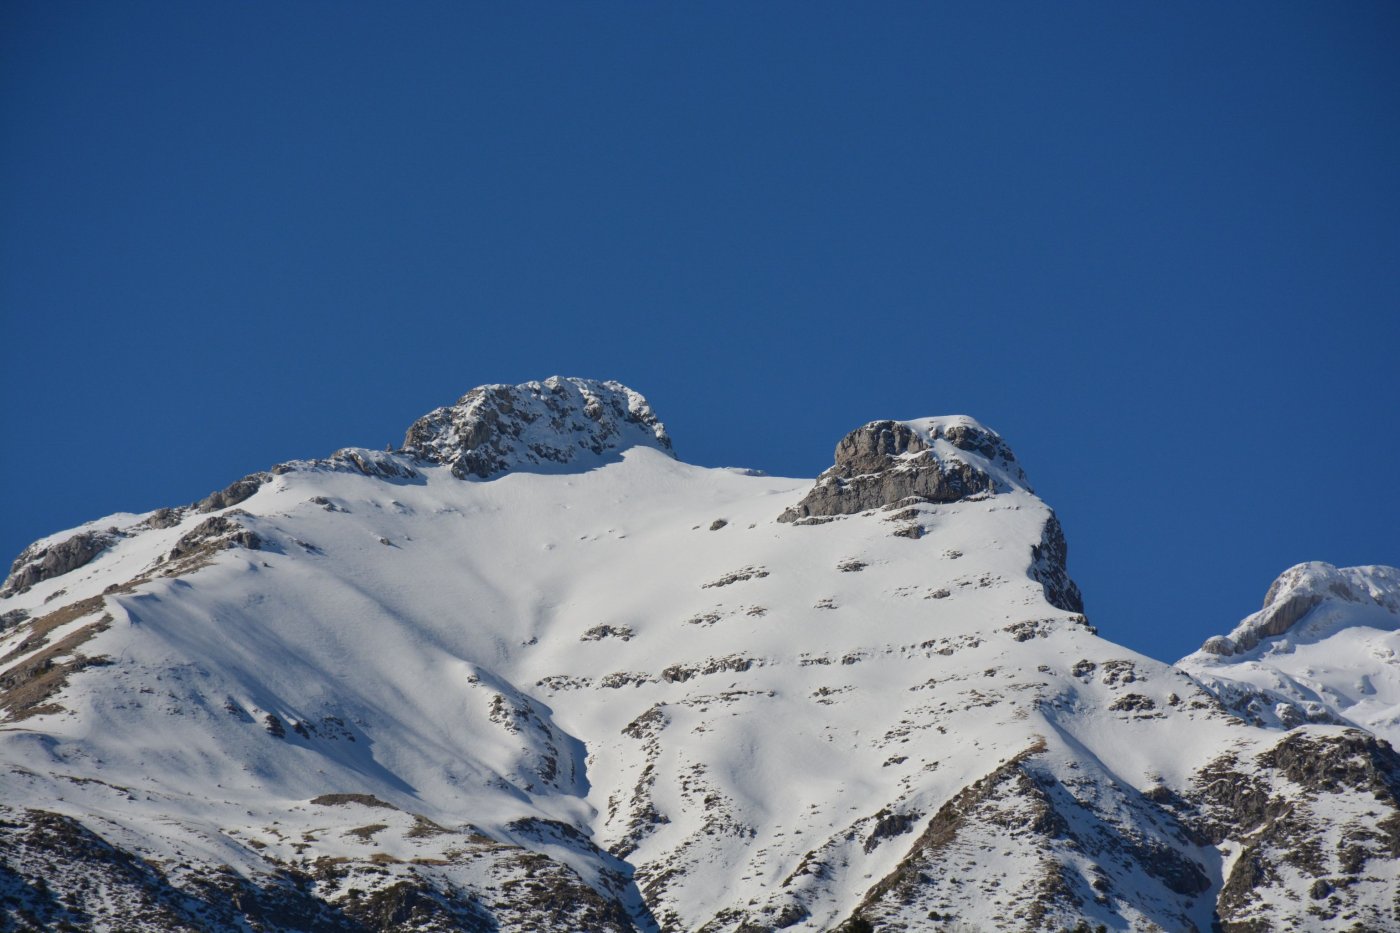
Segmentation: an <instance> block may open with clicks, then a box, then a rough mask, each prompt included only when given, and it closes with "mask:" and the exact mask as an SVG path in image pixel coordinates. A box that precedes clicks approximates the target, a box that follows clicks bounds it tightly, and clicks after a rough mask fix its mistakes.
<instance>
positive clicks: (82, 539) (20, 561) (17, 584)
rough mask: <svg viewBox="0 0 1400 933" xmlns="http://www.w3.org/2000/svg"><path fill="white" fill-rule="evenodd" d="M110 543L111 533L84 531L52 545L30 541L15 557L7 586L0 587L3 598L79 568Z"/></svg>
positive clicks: (0, 594) (0, 595) (6, 581)
mask: <svg viewBox="0 0 1400 933" xmlns="http://www.w3.org/2000/svg"><path fill="white" fill-rule="evenodd" d="M111 543H112V535H111V534H104V533H101V532H96V531H82V532H79V533H78V534H75V535H73V536H72V537H71V538H64V539H63V540H61V541H57V542H54V543H51V544H49V543H39V542H36V543H35V544H31V545H30V546H29V547H27V548H25V549H24V550H23V551H22V552H21V553H20V555H19V556H18V557H16V558H15V561H14V563H13V564H12V565H11V567H10V575H9V576H8V577H6V579H5V584H4V586H0V597H4V596H14V595H15V594H17V593H25V592H28V590H29V588H30V587H32V586H33V585H34V584H36V583H38V582H40V581H41V580H51V579H53V578H54V577H61V576H63V575H64V574H65V573H70V572H72V571H74V570H77V569H78V568H79V567H82V566H84V565H85V564H87V563H88V561H90V560H92V559H93V558H94V557H96V556H97V555H98V554H101V553H102V552H103V551H105V550H106V549H107V547H108V546H109V545H110V544H111Z"/></svg>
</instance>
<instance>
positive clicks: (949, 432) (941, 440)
mask: <svg viewBox="0 0 1400 933" xmlns="http://www.w3.org/2000/svg"><path fill="white" fill-rule="evenodd" d="M1015 460H1016V457H1015V455H1014V454H1013V453H1012V452H1011V449H1010V448H1009V447H1007V446H1006V444H1005V442H1004V441H1002V439H1001V437H1000V435H998V434H997V433H996V432H995V431H992V430H990V429H989V428H985V427H983V426H982V425H980V424H978V423H977V422H976V421H973V420H972V419H971V418H964V417H955V418H945V419H938V418H926V419H922V420H919V421H872V422H870V423H869V424H867V425H864V426H863V427H859V428H857V429H856V430H854V431H852V432H851V433H850V434H847V435H846V436H845V437H843V438H842V439H841V442H840V443H839V444H837V445H836V456H835V463H834V464H833V465H832V466H831V468H830V469H828V470H826V471H825V472H824V473H822V474H821V476H819V477H817V483H816V485H815V486H813V487H812V489H811V491H810V492H808V493H807V495H806V496H805V497H804V498H803V499H802V501H801V502H799V503H797V505H794V506H792V507H791V508H789V509H788V510H787V511H785V512H783V514H782V515H781V516H779V518H778V520H779V521H782V522H791V521H797V520H798V519H803V518H810V517H819V516H832V515H852V514H855V513H857V512H864V511H866V510H868V509H877V508H880V507H882V506H886V505H893V504H895V503H900V502H904V501H905V500H910V501H917V502H932V503H940V502H956V501H958V500H961V499H968V498H971V497H973V496H977V495H981V494H984V493H990V492H995V491H996V490H997V488H998V487H999V485H1009V484H1016V485H1021V486H1024V485H1025V475H1024V474H1023V473H1022V472H1021V469H1020V467H1018V466H1016V463H1015Z"/></svg>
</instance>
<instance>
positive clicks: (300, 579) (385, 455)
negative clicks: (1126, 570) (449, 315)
mask: <svg viewBox="0 0 1400 933" xmlns="http://www.w3.org/2000/svg"><path fill="white" fill-rule="evenodd" d="M595 386H597V387H602V388H601V389H598V388H594V387H595ZM486 388H487V389H490V390H491V391H481V392H479V393H478V394H477V395H476V396H473V394H472V393H467V395H466V396H464V397H463V399H462V400H461V401H459V403H458V404H457V405H456V406H448V407H446V408H444V409H438V410H437V412H435V413H430V416H428V421H427V423H426V426H425V427H424V428H423V429H422V430H420V431H418V432H415V431H414V430H413V429H410V432H409V437H408V438H406V441H405V445H404V447H403V448H401V449H400V451H399V452H375V451H367V450H363V449H355V448H347V449H344V450H341V451H337V452H336V453H335V454H333V455H331V456H330V457H328V458H323V459H320V460H306V461H289V462H288V463H285V464H279V465H277V466H275V467H273V468H272V469H270V470H268V471H266V472H265V473H258V474H252V475H251V476H249V477H245V478H243V479H242V480H239V481H237V482H235V483H234V484H231V485H230V486H229V487H227V488H226V489H224V490H221V491H219V492H217V493H214V494H212V495H211V496H209V497H206V498H205V499H204V500H200V501H199V502H197V503H193V504H191V505H188V506H183V507H180V508H174V509H164V510H157V511H155V512H151V513H146V514H144V515H133V516H124V517H120V518H117V519H115V520H106V519H104V520H99V521H98V522H96V523H91V524H90V526H81V529H80V530H79V532H78V533H80V534H85V533H91V534H94V535H98V536H102V540H100V541H91V542H89V543H88V544H87V545H85V546H83V547H80V548H77V549H76V551H75V553H78V552H84V551H86V550H91V549H92V548H94V547H96V546H97V545H98V544H101V545H102V548H101V550H99V551H98V552H97V553H96V555H94V556H92V557H90V558H89V559H87V560H86V561H84V562H81V563H77V564H76V565H75V566H72V567H68V568H67V569H66V570H63V571H62V572H54V571H57V570H59V569H60V567H61V566H62V565H64V564H65V563H70V562H71V561H70V560H68V558H65V557H64V556H63V555H62V554H60V555H57V556H55V557H54V559H53V560H52V561H49V564H48V567H47V569H45V567H44V563H45V561H48V560H49V555H50V552H51V551H52V548H54V547H56V546H58V545H59V544H61V543H62V542H61V540H60V537H61V536H49V537H47V538H45V539H41V541H40V542H38V543H36V546H32V547H31V549H27V551H26V554H27V555H28V556H27V558H26V559H25V560H24V561H23V562H21V563H17V565H16V569H15V571H14V572H12V574H11V576H10V579H9V580H8V581H7V583H6V589H5V595H4V597H3V600H0V612H3V613H4V616H3V617H4V618H6V619H7V620H9V624H8V625H7V627H6V628H5V629H4V630H3V631H0V709H3V711H4V716H3V719H0V768H3V769H4V770H3V771H0V774H3V780H4V782H5V784H6V787H7V794H6V798H5V801H4V802H3V804H0V808H3V811H4V812H3V823H0V862H3V870H2V871H0V911H3V913H0V916H3V917H5V918H6V922H7V923H8V924H10V925H11V926H14V927H15V928H17V929H30V928H33V929H39V928H44V927H53V926H58V925H60V924H63V923H70V924H74V925H80V926H91V927H95V928H115V927H117V926H120V925H122V924H123V923H125V924H132V923H137V924H138V925H143V926H146V927H149V928H154V929H182V930H183V929H220V930H222V929H236V928H242V927H244V926H245V925H253V926H255V927H261V928H264V929H318V930H368V929H375V930H379V929H396V930H398V929H402V930H408V929H423V930H426V929H443V930H447V929H470V930H478V929H479V930H490V929H499V930H517V929H518V930H525V929H546V930H568V929H573V930H580V929H587V930H618V931H621V930H695V931H702V930H703V931H706V933H719V931H734V933H738V931H745V933H754V931H757V930H771V929H793V930H838V929H839V930H845V931H851V933H853V931H856V930H861V929H869V928H871V927H873V928H875V929H880V930H919V929H968V928H971V929H1008V930H1011V929H1015V930H1021V929H1045V930H1060V929H1075V928H1079V927H1083V928H1087V929H1094V928H1095V927H1096V926H1098V925H1103V926H1104V927H1105V928H1111V929H1133V930H1152V929H1168V930H1187V929H1197V930H1207V929H1214V928H1220V929H1223V930H1227V931H1236V933H1242V931H1254V930H1262V929H1316V928H1329V929H1333V928H1334V929H1352V928H1355V929H1379V928H1385V927H1386V926H1389V925H1393V924H1394V923H1395V922H1396V911H1397V909H1400V905H1397V904H1396V903H1395V901H1394V897H1393V892H1394V890H1395V887H1396V885H1395V882H1396V879H1397V877H1400V875H1397V872H1398V871H1400V818H1397V817H1396V816H1395V814H1396V813H1400V805H1398V804H1397V798H1398V797H1400V765H1397V762H1396V760H1395V756H1394V752H1393V750H1391V749H1390V746H1389V745H1388V744H1387V743H1386V742H1384V741H1383V740H1379V739H1377V738H1376V737H1375V736H1374V735H1373V734H1371V733H1370V732H1368V731H1366V730H1364V729H1360V728H1356V727H1355V725H1354V724H1353V725H1346V724H1340V725H1339V724H1334V723H1307V722H1305V723H1302V724H1299V725H1297V726H1296V727H1295V728H1292V729H1284V728H1282V727H1281V726H1280V725H1279V724H1274V723H1269V722H1264V721H1260V722H1258V723H1254V722H1251V721H1249V720H1247V719H1246V718H1243V717H1241V716H1240V715H1239V714H1238V713H1237V711H1235V710H1232V709H1231V708H1229V706H1228V704H1226V703H1223V702H1222V701H1221V699H1220V697H1219V695H1218V694H1217V693H1216V692H1213V691H1212V690H1211V689H1207V687H1206V686H1203V685H1202V684H1201V683H1200V682H1198V681H1197V680H1196V679H1193V677H1192V676H1190V675H1188V674H1187V673H1186V672H1185V671H1183V670H1180V669H1177V668H1173V667H1171V666H1168V665H1165V664H1162V663H1160V662H1157V661H1154V660H1152V659H1150V658H1146V657H1144V656H1142V655H1140V654H1138V653H1136V652H1133V651H1131V650H1129V649H1126V648H1122V647H1120V646H1117V645H1113V644H1112V643H1110V642H1107V641H1105V640H1104V639H1102V638H1099V637H1098V636H1097V634H1096V632H1095V630H1094V628H1093V627H1092V626H1091V625H1090V624H1089V622H1088V619H1087V618H1086V617H1085V616H1084V615H1083V613H1082V611H1081V609H1082V601H1081V600H1080V598H1079V595H1078V590H1077V587H1075V586H1074V584H1073V581H1072V579H1071V578H1070V576H1069V573H1068V568H1067V566H1066V561H1067V550H1066V547H1065V543H1064V535H1063V531H1062V530H1061V529H1060V527H1059V522H1058V520H1057V519H1056V518H1055V517H1054V513H1053V511H1051V510H1050V508H1049V507H1048V506H1047V505H1045V503H1043V502H1041V501H1040V500H1039V499H1038V498H1036V497H1035V495H1034V493H1033V492H1032V491H1031V488H1030V486H1029V484H1028V483H1027V482H1025V477H1024V474H1023V473H1021V472H1020V467H1019V465H1017V464H1016V463H1015V460H1014V455H1012V454H1011V451H1010V448H1009V447H1008V446H1007V445H1006V444H1005V442H1004V441H1002V440H1001V439H1000V437H999V436H997V435H996V434H995V433H994V432H991V431H990V429H987V428H985V427H983V426H981V425H979V424H977V423H976V422H975V421H973V420H971V419H967V418H963V417H953V418H940V419H920V420H917V421H914V422H892V421H884V422H881V421H876V422H870V423H867V424H866V425H864V426H862V427H859V428H857V429H855V430H854V431H852V432H851V433H850V434H848V435H847V437H846V438H844V439H843V440H842V441H841V442H840V443H839V444H838V446H837V452H836V454H835V456H834V458H833V460H834V462H833V465H832V468H831V469H830V470H828V471H827V472H825V473H823V475H822V477H819V478H817V479H816V480H815V481H814V480H811V479H802V478H796V479H789V478H781V477H769V476H764V475H754V474H752V473H751V472H745V471H735V470H716V469H705V468H701V467H695V466H692V465H689V464H686V463H684V462H682V461H679V460H677V459H675V457H674V455H673V454H672V452H671V451H670V443H669V436H668V435H666V433H665V429H664V426H662V425H661V422H660V420H659V419H657V418H656V416H655V414H654V413H653V412H651V410H650V407H649V406H647V405H646V404H645V400H644V399H642V398H641V396H640V395H637V394H636V393H633V392H631V390H626V389H625V387H621V386H620V385H619V384H616V383H594V382H590V381H586V380H561V379H555V380H545V381H543V382H539V383H526V384H523V385H522V386H519V387H510V388H512V391H510V392H506V391H504V390H503V389H502V388H501V387H486ZM604 390H605V391H604ZM474 391H476V390H474ZM589 393H592V394H593V396H594V398H595V399H598V400H599V401H598V405H597V407H596V408H595V412H596V414H597V417H596V418H595V417H593V416H590V415H588V414H587V412H586V411H585V410H584V409H586V408H587V407H588V406H589V404H590V399H589ZM605 396H606V397H605ZM469 399H470V401H468V400H469ZM551 399H554V400H559V406H558V408H555V406H551V404H550V401H551ZM501 401H504V402H505V403H506V404H507V405H508V406H509V409H506V408H504V407H503V406H501V405H500V402H501ZM488 402H489V404H490V405H495V406H497V407H495V408H492V409H491V410H493V411H495V412H496V415H495V417H494V418H492V416H489V415H482V414H481V412H482V411H483V410H484V409H483V407H482V406H483V405H486V404H487V403H488ZM537 406H538V407H537ZM487 407H489V405H488V406H487ZM522 409H523V410H525V411H526V413H527V414H528V415H530V416H532V417H533V420H531V418H530V417H525V416H523V415H521V414H520V412H521V410H522ZM517 416H518V417H517ZM474 417H475V418H478V419H479V420H477V421H472V420H471V419H472V418H474ZM629 419H630V420H629ZM556 420H557V422H558V423H559V424H561V425H563V426H564V428H565V429H566V430H565V431H564V436H565V438H566V441H565V443H562V444H561V443H558V442H557V438H554V439H551V438H541V437H540V436H538V435H537V434H532V431H533V430H535V429H537V428H540V427H542V426H548V427H550V428H551V430H553V427H552V425H553V424H554V423H555V422H556ZM422 422H423V419H420V422H419V423H422ZM488 422H491V426H492V428H493V430H497V431H498V435H494V436H493V435H491V434H490V433H489V432H486V431H484V430H483V429H480V428H475V427H474V425H477V424H485V423H488ZM419 423H416V424H419ZM502 426H504V427H502ZM415 438H418V439H419V440H415ZM663 438H664V441H663ZM434 439H436V440H434ZM633 441H635V442H633ZM454 444H455V445H456V446H453V445H454ZM478 451H482V452H483V454H482V456H481V457H477V458H473V457H468V456H466V455H465V453H464V452H478ZM413 452H420V453H421V454H422V455H421V456H417V455H415V454H414V453H413ZM565 452H567V454H568V456H566V457H563V458H562V459H560V458H559V457H558V456H556V455H561V454H562V453H565ZM457 454H463V455H462V456H457ZM507 461H508V462H510V463H511V464H512V466H513V468H507V469H504V470H497V471H493V470H491V469H486V468H488V467H490V466H491V465H492V464H500V463H503V462H507ZM478 467H481V468H483V469H486V472H487V473H488V474H489V475H488V477H486V478H483V477H482V476H480V475H479V474H478V472H477V468H478ZM1013 468H1014V470H1015V472H1014V473H1013V472H1012V470H1013ZM794 509H797V512H798V513H800V514H794V513H793V512H794ZM788 516H790V518H789V520H782V519H783V518H784V517H788ZM71 537H72V536H69V538H71ZM41 551H42V552H44V553H40V552H41ZM79 556H81V553H79ZM28 567H35V568H36V569H34V571H33V572H32V573H29V572H26V570H25V568H28ZM16 574H19V575H18V576H17V575H16ZM45 574H48V575H47V576H46V575H45ZM21 579H23V581H24V582H23V583H22V584H21V585H15V584H17V583H18V582H19V581H20V580H21ZM1368 814H1370V815H1368ZM93 879H96V880H97V881H98V882H100V883H98V884H96V885H94V884H93ZM41 880H42V882H43V883H42V884H40V881H41Z"/></svg>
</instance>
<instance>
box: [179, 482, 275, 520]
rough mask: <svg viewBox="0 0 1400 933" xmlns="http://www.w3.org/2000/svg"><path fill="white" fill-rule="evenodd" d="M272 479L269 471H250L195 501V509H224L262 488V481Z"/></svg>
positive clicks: (213, 510)
mask: <svg viewBox="0 0 1400 933" xmlns="http://www.w3.org/2000/svg"><path fill="white" fill-rule="evenodd" d="M271 479H272V474H271V473H250V474H248V475H247V476H245V477H243V478H242V479H240V480H236V481H235V482H233V483H231V484H229V486H228V487H227V488H224V489H220V490H219V491H217V492H211V493H210V494H209V495H207V496H205V497H204V498H203V499H200V500H199V501H198V502H196V503H195V506H194V507H195V510H196V511H199V512H217V511H218V510H219V509H226V508H228V507H229V506H231V505H237V504H238V503H240V502H242V501H244V500H245V499H248V498H250V497H251V496H252V495H253V493H255V492H257V491H258V490H259V489H261V488H262V485H263V483H266V482H268V481H269V480H271Z"/></svg>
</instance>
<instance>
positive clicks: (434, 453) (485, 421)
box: [402, 376, 671, 479]
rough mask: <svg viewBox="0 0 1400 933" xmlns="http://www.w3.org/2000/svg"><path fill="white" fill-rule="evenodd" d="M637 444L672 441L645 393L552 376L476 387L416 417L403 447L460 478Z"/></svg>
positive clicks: (570, 460) (664, 446)
mask: <svg viewBox="0 0 1400 933" xmlns="http://www.w3.org/2000/svg"><path fill="white" fill-rule="evenodd" d="M637 444H643V445H647V446H653V447H656V448H657V449H658V450H666V451H669V450H670V449H671V439H670V437H669V436H668V435H667V434H666V427H665V426H664V425H663V424H662V423H661V421H660V419H658V418H657V417H656V414H655V413H654V412H653V411H652V410H651V406H649V405H648V404H647V402H646V399H644V398H642V396H641V395H640V394H638V393H637V392H633V391H632V390H631V389H629V388H627V387H626V386H624V385H622V384H621V383H617V382H599V381H597V380H594V379H561V378H559V377H558V376H554V377H552V378H550V379H546V380H545V381H544V382H527V383H525V384H524V385H519V386H507V385H490V386H481V387H480V388H476V389H472V390H471V391H470V392H468V393H467V394H466V395H464V396H462V397H461V398H460V399H459V400H458V401H457V404H455V405H452V406H450V407H446V408H439V409H437V410H435V411H432V412H429V413H428V414H426V415H424V416H423V417H422V418H419V419H418V420H417V421H415V422H414V423H413V425H412V426H411V427H410V428H409V429H408V434H407V435H406V436H405V437H404V442H403V451H402V452H403V453H406V454H409V455H410V456H413V457H416V458H418V459H420V460H423V461H424V462H427V463H440V464H444V465H446V466H448V467H450V468H451V470H452V474H453V475H454V476H457V477H459V478H465V477H467V476H475V477H479V478H481V479H486V478H487V477H489V476H493V475H495V474H497V473H500V472H502V471H504V470H509V469H521V468H527V467H540V466H547V465H569V464H574V463H577V462H579V460H580V458H581V457H582V456H583V455H585V454H591V455H592V456H593V457H595V458H596V457H599V456H601V455H603V454H604V453H606V452H608V451H615V450H620V449H622V448H624V447H629V446H632V445H637Z"/></svg>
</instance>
